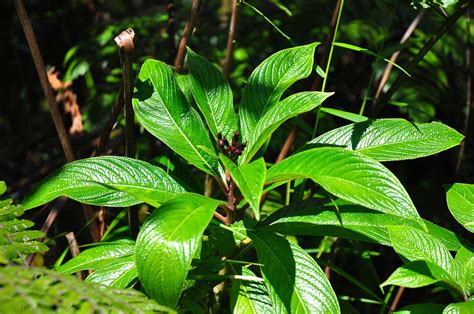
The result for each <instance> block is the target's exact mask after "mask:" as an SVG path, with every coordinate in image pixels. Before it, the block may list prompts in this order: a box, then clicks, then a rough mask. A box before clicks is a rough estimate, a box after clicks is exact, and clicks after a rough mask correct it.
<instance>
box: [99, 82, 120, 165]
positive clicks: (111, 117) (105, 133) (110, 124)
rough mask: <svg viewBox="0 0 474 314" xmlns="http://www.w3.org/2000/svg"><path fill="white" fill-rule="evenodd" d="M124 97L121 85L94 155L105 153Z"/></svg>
mask: <svg viewBox="0 0 474 314" xmlns="http://www.w3.org/2000/svg"><path fill="white" fill-rule="evenodd" d="M123 98H124V97H123V85H120V90H119V93H118V95H117V98H116V99H115V103H114V105H113V107H112V109H111V110H110V114H109V119H108V120H107V122H106V124H105V126H104V129H103V130H102V134H101V135H100V140H99V147H98V148H97V152H96V153H95V154H94V155H98V156H100V155H102V154H104V152H105V148H106V146H107V143H108V142H109V137H110V133H111V132H112V129H113V128H114V124H115V122H116V121H117V118H118V116H119V114H120V112H121V111H122V109H123V104H124V99H123Z"/></svg>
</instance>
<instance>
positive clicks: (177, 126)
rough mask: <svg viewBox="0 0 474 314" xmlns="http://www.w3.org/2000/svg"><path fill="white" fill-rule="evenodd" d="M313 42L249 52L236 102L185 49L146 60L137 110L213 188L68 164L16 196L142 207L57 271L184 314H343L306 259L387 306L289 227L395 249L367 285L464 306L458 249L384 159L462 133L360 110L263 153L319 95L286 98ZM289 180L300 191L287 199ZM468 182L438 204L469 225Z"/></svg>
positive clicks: (129, 169)
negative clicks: (179, 65)
mask: <svg viewBox="0 0 474 314" xmlns="http://www.w3.org/2000/svg"><path fill="white" fill-rule="evenodd" d="M316 46H317V44H316V43H313V44H309V45H305V46H297V47H294V48H290V49H285V50H281V51H279V52H277V53H275V54H273V55H272V56H270V57H269V58H267V59H266V60H265V61H263V62H262V63H261V64H260V65H259V66H258V67H257V68H256V69H255V70H254V71H253V72H252V74H251V75H250V77H249V78H248V80H247V84H246V86H245V88H244V89H243V91H242V99H241V102H240V104H239V105H238V106H234V104H233V96H232V90H231V88H230V86H229V83H228V82H227V80H226V79H225V77H224V75H223V74H222V73H221V71H220V70H219V69H218V68H217V67H215V66H214V65H212V64H211V63H209V62H208V61H207V60H206V59H205V58H203V57H201V56H199V55H198V54H196V53H195V52H193V51H192V50H190V49H188V53H187V63H188V66H189V74H177V73H175V72H174V70H173V68H172V67H171V66H169V65H167V64H165V63H163V62H161V61H158V60H151V59H149V60H146V61H145V62H144V63H143V65H142V67H141V69H140V72H139V74H138V78H137V81H136V84H135V91H134V98H133V109H134V113H135V115H136V118H137V119H138V121H139V122H140V124H141V125H142V126H143V127H144V128H145V129H146V130H148V131H149V132H150V133H151V134H153V135H154V136H155V137H156V138H157V139H159V140H160V141H161V142H163V143H165V144H166V145H167V146H168V147H169V148H170V149H172V150H173V151H174V152H176V153H177V154H178V155H180V156H181V157H182V158H183V159H184V160H186V161H187V162H188V163H189V164H191V165H193V166H194V167H196V168H197V169H199V170H200V171H202V172H204V173H206V174H207V175H208V176H209V177H211V178H213V180H215V182H217V184H218V185H219V187H220V188H221V190H220V191H217V192H214V193H208V191H206V194H207V196H205V195H202V194H201V193H200V192H201V191H199V190H197V189H196V187H195V186H193V185H192V184H189V182H190V180H189V178H186V177H181V178H177V177H174V176H173V175H171V174H170V173H169V172H167V171H166V170H163V169H161V168H160V167H158V166H154V165H152V164H150V163H147V162H144V161H139V160H136V159H131V158H127V157H119V156H107V157H94V158H88V159H82V160H78V161H75V162H72V163H69V164H67V165H65V166H63V167H62V168H60V169H59V170H57V171H56V172H55V173H53V174H52V175H50V176H49V177H47V178H46V179H44V180H43V182H42V183H40V184H39V185H38V186H37V187H36V188H35V189H34V190H33V191H32V192H31V193H30V194H28V195H27V196H26V197H25V199H24V200H23V203H22V205H23V207H24V208H26V209H29V208H33V207H36V206H40V205H42V204H45V203H47V202H49V201H51V200H53V199H55V198H57V197H59V196H67V197H69V198H72V199H74V200H77V201H79V202H83V203H86V204H91V205H98V206H109V207H127V206H133V205H136V204H139V203H142V202H145V203H147V204H149V205H151V206H152V207H155V208H156V209H154V210H153V212H152V213H151V215H149V216H148V217H147V218H146V221H145V222H144V223H143V225H142V226H141V228H140V232H139V234H138V237H137V239H136V241H134V240H125V239H122V240H117V241H112V242H108V243H103V244H101V245H99V246H97V247H93V248H90V249H88V250H85V251H83V252H82V253H81V254H79V255H78V256H77V257H75V258H73V259H71V260H70V261H68V262H66V263H65V264H63V265H62V266H60V267H59V268H58V270H59V271H61V272H64V273H74V272H77V271H80V270H86V269H88V270H94V272H92V273H91V274H90V275H89V276H88V278H87V281H90V282H95V283H97V284H101V285H106V286H108V287H113V288H127V287H132V286H134V285H135V284H136V283H137V282H139V283H140V284H141V286H142V287H143V288H144V290H145V292H146V293H147V294H148V296H150V297H151V298H153V299H155V300H156V301H157V302H158V303H159V304H163V305H165V306H168V307H171V308H178V309H182V310H186V309H188V310H190V309H196V307H199V308H201V309H203V310H204V311H212V310H217V309H219V308H220V307H222V306H224V305H225V304H230V308H231V310H232V311H233V312H235V313H260V312H265V313H266V312H268V313H271V312H274V313H286V312H311V313H337V312H341V309H342V308H344V307H347V306H348V305H347V303H346V302H345V301H344V299H343V298H341V297H340V298H339V299H338V294H336V293H335V291H334V290H333V288H332V286H331V284H330V282H329V281H328V279H327V277H326V275H325V273H324V271H323V270H322V269H321V268H320V266H319V265H318V262H319V263H323V265H325V266H327V267H329V268H332V269H333V270H334V271H335V272H338V273H339V274H341V275H342V276H343V277H345V278H346V279H347V280H349V281H350V282H351V283H352V284H355V285H356V286H358V287H360V288H362V289H363V291H364V292H365V293H367V294H368V295H369V296H371V297H372V298H373V299H375V301H376V302H378V303H379V304H381V306H382V307H383V308H386V307H387V304H386V302H385V301H384V300H383V298H382V297H381V296H380V295H379V292H374V291H372V290H371V289H370V288H367V287H366V286H365V285H364V284H363V283H362V282H360V281H358V280H357V279H355V278H354V277H351V276H350V275H348V274H347V273H345V272H344V271H343V270H341V269H338V268H337V266H335V265H333V264H331V263H329V264H328V263H326V262H324V261H322V260H320V259H319V258H317V257H319V256H320V255H319V254H318V255H319V256H317V257H316V258H315V257H314V252H310V251H307V250H305V243H304V238H301V237H295V236H308V235H309V236H326V237H338V238H342V239H351V240H359V241H365V242H369V243H375V244H379V245H383V246H390V247H393V248H394V250H395V251H396V252H397V253H398V254H399V255H400V257H401V258H402V260H403V261H404V262H406V263H405V264H404V265H403V266H402V267H400V268H398V269H397V270H395V272H394V273H393V274H392V275H391V276H390V277H389V278H388V279H387V280H386V281H385V282H384V283H382V284H381V287H384V286H387V285H398V286H403V287H409V288H412V287H421V286H425V285H431V284H433V285H437V286H439V287H442V288H443V289H446V290H448V291H449V292H450V293H452V296H453V302H461V301H467V300H469V298H470V296H471V294H472V283H473V278H472V274H473V256H474V255H473V251H472V246H471V244H470V243H469V242H468V241H467V240H464V239H462V238H461V237H460V236H458V235H456V234H454V233H453V232H451V231H449V230H447V229H444V228H442V227H440V226H437V225H436V224H434V223H432V222H430V221H428V220H425V219H422V218H421V217H420V215H419V213H418V211H417V209H416V207H415V205H414V204H413V202H412V200H411V198H410V196H409V194H408V193H407V191H406V190H405V188H404V187H403V185H402V183H401V182H400V181H399V179H398V178H397V177H396V176H395V175H394V174H393V173H392V172H391V171H390V170H389V169H388V168H387V167H386V166H384V165H383V164H382V162H388V161H398V160H409V159H415V158H420V157H425V156H429V155H433V154H437V153H439V152H442V151H444V150H447V149H449V148H451V147H454V146H456V145H458V144H459V143H460V142H461V141H462V139H463V136H462V135H461V134H459V133H458V132H456V131H455V130H453V129H451V128H450V127H448V126H446V125H444V124H442V123H439V122H432V123H427V124H418V123H412V122H409V121H406V120H403V119H377V120H367V119H364V120H365V121H362V122H358V123H353V124H350V125H347V126H343V127H341V128H338V129H334V130H332V131H329V132H327V133H325V134H323V135H321V136H319V137H317V138H315V139H313V140H312V141H310V142H309V143H308V144H307V145H305V146H303V147H302V148H301V149H300V150H299V151H298V152H296V153H295V154H293V155H292V156H290V157H289V158H286V159H284V160H283V161H281V162H279V163H276V164H274V165H272V164H271V163H269V162H268V160H264V158H263V157H262V156H264V152H265V150H266V148H267V146H268V144H269V141H270V138H271V136H272V134H273V133H274V132H275V131H276V130H277V128H278V127H279V126H280V125H281V124H282V123H284V122H285V121H287V120H289V119H290V118H292V117H296V116H298V115H301V114H303V113H305V112H309V111H311V110H313V109H315V108H317V107H318V106H320V105H321V104H322V103H323V101H325V100H326V99H327V98H329V97H330V96H331V95H332V93H327V92H316V91H304V92H299V93H296V94H292V95H287V94H286V91H287V89H288V88H289V87H290V86H291V85H293V84H294V83H295V82H297V81H298V80H301V79H303V78H306V77H308V76H309V75H310V74H311V73H312V72H313V68H314V65H313V58H314V53H315V48H316ZM235 107H238V115H237V114H236V112H235V111H234V108H235ZM192 173H193V172H189V173H188V174H187V176H192V175H193V174H192ZM308 180H310V181H312V183H311V184H312V186H310V182H309V181H308ZM309 186H310V188H309V189H307V188H308V187H309ZM285 187H286V189H285ZM290 189H293V190H295V191H300V193H294V194H293V196H294V197H293V198H294V199H293V200H291V201H290V198H289V196H290V194H291V193H289V191H290ZM472 191H473V190H472V186H471V185H461V184H455V185H453V186H452V187H450V188H449V189H448V204H449V206H450V209H451V211H452V212H453V215H454V216H455V217H456V219H458V220H459V221H460V222H461V223H462V224H463V225H464V226H466V228H468V229H469V228H471V227H472V221H474V219H473V212H472V210H466V208H467V209H472V204H473V200H472V195H473V192H472ZM305 192H306V193H305ZM272 193H273V194H274V193H286V194H287V195H288V197H287V202H286V206H284V207H282V208H278V209H277V210H275V209H274V208H273V207H271V206H265V199H266V197H267V196H268V195H270V196H271V195H272ZM470 230H471V231H472V228H471V229H470ZM322 250H323V248H321V250H320V253H322ZM451 252H456V255H455V257H453V256H452V255H451ZM471 306H472V301H469V302H464V303H462V304H461V303H459V304H452V305H449V306H448V308H446V309H445V311H451V310H452V309H454V308H456V307H460V308H469V307H471ZM459 311H461V310H459Z"/></svg>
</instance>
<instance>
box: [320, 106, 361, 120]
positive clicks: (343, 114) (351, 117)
mask: <svg viewBox="0 0 474 314" xmlns="http://www.w3.org/2000/svg"><path fill="white" fill-rule="evenodd" d="M319 110H321V111H322V112H324V113H327V114H330V115H332V116H336V117H339V118H342V119H345V120H349V121H351V122H364V121H367V120H368V119H369V118H367V117H365V116H362V115H360V114H355V113H352V112H349V111H344V110H338V109H333V108H324V107H323V108H321V109H319Z"/></svg>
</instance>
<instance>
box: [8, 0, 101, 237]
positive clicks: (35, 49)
mask: <svg viewBox="0 0 474 314" xmlns="http://www.w3.org/2000/svg"><path fill="white" fill-rule="evenodd" d="M15 7H16V11H17V14H18V18H19V20H20V23H21V26H22V28H23V31H24V33H25V37H26V41H27V42H28V46H29V47H30V51H31V55H32V57H33V62H34V64H35V67H36V72H37V73H38V76H39V79H40V83H41V87H42V89H43V93H44V96H45V98H46V101H47V102H48V107H49V110H50V112H51V117H52V118H53V122H54V126H55V128H56V132H57V133H58V136H59V141H60V143H61V146H62V149H63V152H64V155H65V157H66V161H67V162H72V161H74V160H75V159H76V158H75V157H74V152H73V150H72V146H71V143H70V141H69V137H68V135H67V133H66V129H65V127H64V123H63V120H62V118H61V114H60V113H59V109H58V106H57V103H56V100H55V98H54V95H53V91H52V89H51V85H50V84H49V81H48V77H47V74H46V69H45V66H44V61H43V57H42V55H41V51H40V49H39V46H38V41H37V40H36V36H35V33H34V32H33V27H32V26H31V22H30V19H29V17H28V14H27V13H26V9H25V6H24V5H23V1H22V0H15ZM81 206H82V210H83V212H84V216H85V218H86V220H88V221H92V223H91V224H90V233H91V237H92V240H93V241H94V242H97V241H99V240H100V237H99V227H98V225H97V223H96V222H95V221H93V219H94V217H95V215H94V212H93V211H92V208H91V207H90V206H89V205H86V204H81Z"/></svg>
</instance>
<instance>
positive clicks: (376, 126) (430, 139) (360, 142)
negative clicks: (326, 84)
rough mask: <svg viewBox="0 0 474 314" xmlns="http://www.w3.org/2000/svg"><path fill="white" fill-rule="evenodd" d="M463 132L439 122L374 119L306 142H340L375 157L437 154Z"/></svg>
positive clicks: (453, 144)
mask: <svg viewBox="0 0 474 314" xmlns="http://www.w3.org/2000/svg"><path fill="white" fill-rule="evenodd" d="M462 139H463V136H462V135H461V134H459V133H458V132H457V131H455V130H453V129H451V128H450V127H448V126H446V125H444V124H442V123H439V122H431V123H414V122H410V121H407V120H404V119H378V120H368V121H365V122H360V123H354V124H349V125H346V126H343V127H340V128H337V129H334V130H332V131H329V132H327V133H325V134H323V135H321V136H319V137H317V138H315V139H314V140H312V141H311V142H310V143H312V144H324V145H335V146H342V147H345V148H347V149H350V150H357V151H358V152H360V153H362V154H364V155H367V156H369V157H371V158H373V159H375V160H378V161H392V160H406V159H415V158H420V157H425V156H429V155H433V154H437V153H439V152H442V151H444V150H447V149H449V148H451V147H453V146H456V145H459V143H460V142H461V141H462Z"/></svg>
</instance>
